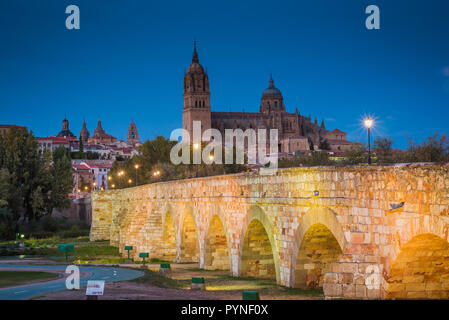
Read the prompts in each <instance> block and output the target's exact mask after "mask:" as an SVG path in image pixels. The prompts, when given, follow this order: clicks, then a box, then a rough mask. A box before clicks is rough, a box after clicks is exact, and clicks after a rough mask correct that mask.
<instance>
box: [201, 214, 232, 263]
mask: <svg viewBox="0 0 449 320" xmlns="http://www.w3.org/2000/svg"><path fill="white" fill-rule="evenodd" d="M225 221H226V220H225V219H224V217H223V214H221V211H218V212H217V211H216V213H213V214H210V215H209V218H208V223H207V229H206V232H205V240H204V246H203V248H204V268H205V269H209V270H230V266H231V254H230V244H229V237H228V229H227V225H226V222H225Z"/></svg>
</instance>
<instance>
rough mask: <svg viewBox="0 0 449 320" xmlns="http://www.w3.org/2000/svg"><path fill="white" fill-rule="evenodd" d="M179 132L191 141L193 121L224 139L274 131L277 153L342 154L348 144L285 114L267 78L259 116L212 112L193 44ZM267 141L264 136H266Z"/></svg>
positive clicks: (278, 94) (321, 127) (296, 115)
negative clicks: (228, 134)
mask: <svg viewBox="0 0 449 320" xmlns="http://www.w3.org/2000/svg"><path fill="white" fill-rule="evenodd" d="M183 98H184V108H183V114H182V115H183V117H182V122H183V128H184V129H185V130H187V131H188V132H189V134H190V137H193V121H201V132H204V131H205V130H207V129H209V128H215V129H218V130H219V131H220V132H221V134H222V136H223V137H224V136H225V129H242V130H243V131H245V130H246V129H256V130H257V129H278V135H279V145H278V152H285V153H290V154H291V153H297V152H310V150H319V147H320V145H321V146H322V147H323V146H326V150H328V151H333V152H336V153H338V152H343V151H345V150H347V149H348V148H349V147H350V145H351V144H352V143H351V142H349V141H347V140H346V133H345V132H343V131H340V130H338V129H335V130H333V131H329V130H327V129H326V127H325V124H324V121H322V122H321V125H319V124H318V122H317V120H316V119H315V121H314V122H312V120H311V117H310V116H309V117H305V116H302V115H301V114H300V113H299V111H298V109H297V108H296V110H295V112H294V113H289V112H287V111H286V108H285V105H284V102H283V96H282V93H281V91H280V90H279V89H278V88H276V87H275V85H274V80H273V78H272V77H270V80H269V82H268V87H267V88H266V89H265V90H264V91H263V92H262V98H261V103H260V107H259V112H212V111H211V103H210V89H209V76H208V74H207V72H206V71H205V70H204V68H203V66H202V65H201V64H200V62H199V58H198V52H197V50H196V44H194V49H193V57H192V64H191V65H190V66H189V68H188V69H187V72H186V73H185V75H184V94H183ZM267 137H268V135H267Z"/></svg>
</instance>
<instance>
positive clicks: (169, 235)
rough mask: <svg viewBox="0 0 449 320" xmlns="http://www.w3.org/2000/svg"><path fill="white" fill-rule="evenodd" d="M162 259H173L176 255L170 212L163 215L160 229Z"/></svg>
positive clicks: (173, 227)
mask: <svg viewBox="0 0 449 320" xmlns="http://www.w3.org/2000/svg"><path fill="white" fill-rule="evenodd" d="M162 244H163V249H162V259H163V260H167V261H173V260H174V259H175V257H176V236H175V226H174V223H173V217H172V215H171V213H170V212H168V213H167V214H166V215H165V221H164V229H163V231H162Z"/></svg>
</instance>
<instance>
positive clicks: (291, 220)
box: [90, 164, 449, 299]
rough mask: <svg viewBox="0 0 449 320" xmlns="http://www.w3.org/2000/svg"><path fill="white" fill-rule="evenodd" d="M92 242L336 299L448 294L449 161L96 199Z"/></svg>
mask: <svg viewBox="0 0 449 320" xmlns="http://www.w3.org/2000/svg"><path fill="white" fill-rule="evenodd" d="M92 211H93V212H92V216H93V217H92V228H91V234H90V238H91V240H92V241H95V240H110V242H111V244H112V245H114V246H118V247H119V248H120V251H121V252H122V253H123V254H124V255H125V254H126V252H124V246H125V245H132V246H133V247H134V248H135V250H133V252H132V254H133V255H134V257H135V258H137V257H138V254H139V252H148V253H149V254H150V257H157V258H160V259H164V260H171V261H177V262H187V261H194V262H198V263H199V267H201V268H205V269H221V270H229V271H230V273H231V274H232V275H235V276H255V277H271V278H275V279H276V281H277V283H278V284H280V285H284V286H289V287H300V288H313V287H323V290H324V294H325V296H326V298H356V299H378V298H380V299H392V298H449V244H448V229H449V217H448V215H449V165H448V164H440V165H430V164H414V165H396V166H371V167H361V166H350V167H308V168H293V169H281V170H279V171H278V172H277V174H275V175H272V176H263V175H259V174H257V173H245V174H236V175H226V176H215V177H207V178H198V179H190V180H178V181H171V182H162V183H154V184H149V185H144V186H140V187H136V188H129V189H123V190H113V191H101V192H95V193H94V194H93V195H92Z"/></svg>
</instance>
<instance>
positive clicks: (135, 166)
mask: <svg viewBox="0 0 449 320" xmlns="http://www.w3.org/2000/svg"><path fill="white" fill-rule="evenodd" d="M134 168H135V169H136V187H137V169H139V165H138V164H137V163H136V164H135V165H134Z"/></svg>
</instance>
